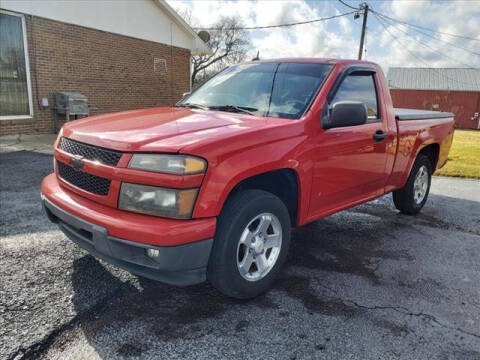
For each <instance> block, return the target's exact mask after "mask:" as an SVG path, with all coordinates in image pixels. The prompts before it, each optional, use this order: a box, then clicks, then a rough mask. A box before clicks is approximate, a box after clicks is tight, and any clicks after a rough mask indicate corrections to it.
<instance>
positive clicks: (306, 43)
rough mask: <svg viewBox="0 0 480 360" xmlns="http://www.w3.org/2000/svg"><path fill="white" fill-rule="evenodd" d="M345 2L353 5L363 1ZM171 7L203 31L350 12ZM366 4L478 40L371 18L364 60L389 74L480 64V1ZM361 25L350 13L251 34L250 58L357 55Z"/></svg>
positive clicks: (253, 5) (329, 4) (334, 6)
mask: <svg viewBox="0 0 480 360" xmlns="http://www.w3.org/2000/svg"><path fill="white" fill-rule="evenodd" d="M345 1H346V2H347V3H348V4H350V5H352V6H354V7H358V5H359V3H360V1H352V0H345ZM168 3H169V4H170V5H171V6H172V7H173V8H174V9H175V10H177V11H179V12H180V13H181V14H185V13H189V14H190V17H191V19H190V22H191V23H193V25H195V26H202V27H208V26H211V25H213V24H214V23H215V22H216V21H217V20H218V19H219V18H220V17H221V16H238V17H240V18H241V19H242V20H243V22H244V24H245V26H265V25H276V24H283V23H292V22H298V21H305V20H310V19H315V18H322V17H327V16H332V15H335V14H341V13H346V12H349V11H351V9H349V8H348V7H346V6H344V5H342V4H341V3H340V2H338V1H336V0H331V1H320V0H316V1H308V0H298V1H286V0H285V1H273V0H272V1H270V0H261V1H222V2H220V1H218V2H217V1H207V0H200V1H190V0H169V1H168ZM368 3H369V5H370V6H371V7H372V8H373V9H374V10H376V11H378V12H379V13H382V14H385V15H387V16H390V17H392V18H395V19H398V20H402V21H405V22H408V23H413V24H416V25H420V26H423V27H426V28H431V29H435V30H437V31H441V32H446V33H453V34H460V35H463V36H468V37H472V38H476V39H478V41H472V40H467V39H462V38H457V37H452V36H448V35H440V34H435V33H431V32H428V31H425V30H421V31H423V32H424V33H426V34H430V35H433V36H435V37H438V38H439V39H441V40H438V39H434V38H432V37H428V36H426V35H424V34H421V33H419V32H417V31H415V30H414V28H411V27H408V26H404V25H399V24H398V23H397V24H395V23H390V24H387V23H386V22H384V24H385V26H386V29H387V30H386V29H385V28H384V27H382V25H381V24H380V23H379V21H378V20H377V18H376V17H375V16H374V15H373V14H372V13H370V14H369V17H368V24H367V36H366V53H365V55H364V58H365V59H367V60H370V61H374V62H377V63H380V64H381V65H382V66H383V67H384V68H385V69H387V68H388V67H390V66H418V67H426V66H430V67H477V68H479V67H480V1H475V0H467V1H441V0H436V1H427V0H425V1H422V0H420V1H417V0H393V1H372V0H370V1H369V2H368ZM361 23H362V21H361V18H360V19H357V20H354V18H353V15H350V16H347V17H341V18H338V19H333V20H329V21H327V22H317V23H313V24H306V25H298V26H292V27H288V28H276V29H267V30H254V31H249V33H250V40H251V42H252V50H251V54H250V56H252V57H253V56H254V54H256V52H257V50H258V51H260V57H261V58H274V57H341V58H356V57H357V54H358V44H359V38H360V31H361ZM442 40H443V41H442ZM448 43H450V44H451V45H450V44H448ZM452 45H453V46H452ZM460 48H464V49H466V50H464V49H460ZM475 53H476V54H475Z"/></svg>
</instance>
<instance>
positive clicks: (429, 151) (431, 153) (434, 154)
mask: <svg viewBox="0 0 480 360" xmlns="http://www.w3.org/2000/svg"><path fill="white" fill-rule="evenodd" d="M420 154H423V155H425V156H427V157H428V158H429V160H430V164H431V165H432V173H434V172H435V170H436V168H437V164H438V156H439V154H440V145H439V144H437V143H432V144H429V145H427V146H424V147H423V148H421V149H420V151H419V152H418V154H417V157H418V156H419V155H420Z"/></svg>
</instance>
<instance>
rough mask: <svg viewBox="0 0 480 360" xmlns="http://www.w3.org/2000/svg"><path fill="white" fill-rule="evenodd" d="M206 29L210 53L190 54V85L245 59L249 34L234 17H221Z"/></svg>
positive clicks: (248, 45) (201, 81) (198, 82)
mask: <svg viewBox="0 0 480 360" xmlns="http://www.w3.org/2000/svg"><path fill="white" fill-rule="evenodd" d="M211 27H212V28H215V30H208V32H209V33H210V40H209V41H208V42H207V44H208V46H209V47H210V49H211V50H212V53H211V54H207V55H193V56H192V86H193V87H194V88H195V87H198V86H199V85H200V84H202V83H203V82H205V81H206V80H208V79H209V78H210V77H211V76H213V75H214V74H216V73H217V72H219V71H221V70H222V69H223V68H225V66H228V65H230V64H235V63H239V62H242V61H244V60H245V58H246V56H247V52H248V50H249V49H250V46H251V44H250V40H249V34H248V33H247V31H245V30H242V29H241V28H242V27H243V24H242V22H241V20H240V19H239V18H236V17H222V18H221V19H220V20H219V21H218V22H217V23H216V24H214V25H213V26H211Z"/></svg>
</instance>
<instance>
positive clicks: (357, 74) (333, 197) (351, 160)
mask: <svg viewBox="0 0 480 360" xmlns="http://www.w3.org/2000/svg"><path fill="white" fill-rule="evenodd" d="M353 69H354V68H353ZM350 70H351V71H347V70H346V71H345V72H344V73H343V74H342V73H340V75H339V78H338V79H337V82H336V83H335V84H334V85H333V87H332V89H331V91H330V93H329V95H328V97H327V102H328V106H331V105H333V104H334V103H336V102H338V101H361V102H363V103H365V104H366V105H367V109H368V120H367V123H365V124H361V125H356V126H345V127H337V128H330V129H327V130H323V131H320V132H319V134H318V136H317V137H316V139H315V163H314V169H313V183H312V195H311V201H310V207H309V215H310V218H317V217H320V216H324V215H328V213H332V212H334V211H336V210H339V209H341V208H344V207H348V206H351V205H354V204H355V203H358V202H362V201H366V200H368V199H371V198H374V197H376V196H379V195H381V194H383V191H384V186H385V182H386V180H387V177H388V174H387V172H386V170H385V165H386V160H387V149H389V148H390V146H389V145H388V144H389V143H390V142H392V141H393V139H394V137H393V136H387V131H388V130H387V125H386V119H382V115H383V114H385V113H386V112H385V111H383V109H382V108H383V107H384V105H383V104H381V103H380V101H379V99H380V98H381V97H380V96H378V94H379V93H378V91H380V90H381V87H380V86H379V84H380V82H379V81H378V79H377V75H376V73H375V70H374V69H373V68H372V70H371V71H370V70H367V71H366V70H365V69H363V70H358V71H354V70H352V69H350ZM325 106H327V105H325Z"/></svg>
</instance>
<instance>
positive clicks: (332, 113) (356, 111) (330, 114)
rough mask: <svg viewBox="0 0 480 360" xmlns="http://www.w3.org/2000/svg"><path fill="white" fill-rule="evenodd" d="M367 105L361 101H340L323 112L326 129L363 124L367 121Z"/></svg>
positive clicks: (323, 122) (323, 125) (323, 123)
mask: <svg viewBox="0 0 480 360" xmlns="http://www.w3.org/2000/svg"><path fill="white" fill-rule="evenodd" d="M367 118H368V111H367V106H366V105H365V104H364V103H362V102H359V101H339V102H336V103H335V104H333V105H332V106H329V107H327V109H326V111H323V112H322V127H323V128H324V129H330V128H336V127H344V126H355V125H362V124H365V123H366V122H367Z"/></svg>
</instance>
